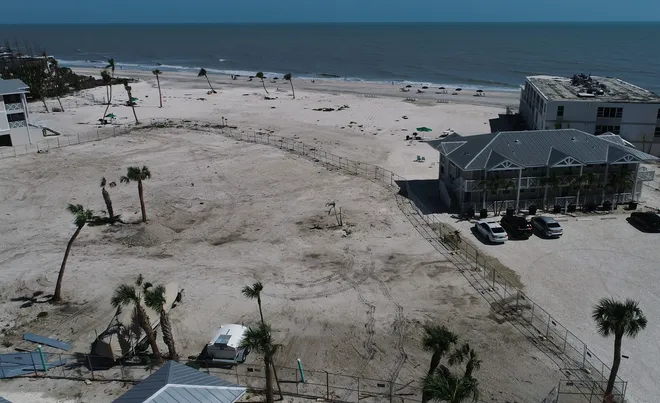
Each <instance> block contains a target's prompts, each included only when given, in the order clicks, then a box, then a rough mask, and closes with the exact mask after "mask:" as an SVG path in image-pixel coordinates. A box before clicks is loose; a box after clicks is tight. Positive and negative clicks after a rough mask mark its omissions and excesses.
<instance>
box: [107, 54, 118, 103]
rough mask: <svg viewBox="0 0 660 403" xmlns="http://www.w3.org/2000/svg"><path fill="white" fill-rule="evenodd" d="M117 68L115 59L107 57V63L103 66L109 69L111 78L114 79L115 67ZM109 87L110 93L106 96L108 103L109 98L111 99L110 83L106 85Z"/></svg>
mask: <svg viewBox="0 0 660 403" xmlns="http://www.w3.org/2000/svg"><path fill="white" fill-rule="evenodd" d="M116 68H117V65H116V64H115V59H108V65H107V66H105V69H106V70H107V69H110V73H111V74H112V75H111V78H112V79H113V80H114V78H115V69H116ZM108 88H109V89H110V95H109V96H108V104H109V103H110V100H111V99H112V83H110V85H109V86H108Z"/></svg>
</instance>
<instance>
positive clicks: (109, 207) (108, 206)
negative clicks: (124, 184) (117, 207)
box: [101, 177, 116, 224]
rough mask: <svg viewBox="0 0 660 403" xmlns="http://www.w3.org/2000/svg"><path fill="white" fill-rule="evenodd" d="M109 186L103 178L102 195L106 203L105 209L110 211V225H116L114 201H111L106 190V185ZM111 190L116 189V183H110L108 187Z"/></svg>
mask: <svg viewBox="0 0 660 403" xmlns="http://www.w3.org/2000/svg"><path fill="white" fill-rule="evenodd" d="M106 184H107V182H106V180H105V177H103V178H101V195H102V196H103V201H104V202H105V208H106V209H107V210H108V217H109V218H110V224H114V222H115V212H114V209H113V208H112V200H111V199H110V193H108V191H107V190H106V188H105V185H106ZM108 186H110V187H111V188H112V187H115V186H116V184H115V183H114V182H110V184H109V185H108Z"/></svg>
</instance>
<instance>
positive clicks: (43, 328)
mask: <svg viewBox="0 0 660 403" xmlns="http://www.w3.org/2000/svg"><path fill="white" fill-rule="evenodd" d="M90 73H94V74H97V73H98V72H96V71H95V72H90ZM118 73H119V75H120V76H129V77H134V78H138V79H140V80H142V81H140V82H138V83H135V84H132V87H133V94H134V96H135V97H137V98H138V100H139V101H138V107H137V108H136V113H137V115H138V118H139V119H140V120H141V122H144V123H148V122H149V121H150V119H151V118H184V119H194V120H204V121H211V122H217V123H220V122H221V121H222V119H223V118H224V119H227V122H228V124H229V125H234V126H237V127H238V129H237V130H239V131H244V132H251V131H260V132H272V133H273V134H277V135H280V136H284V137H290V138H297V139H300V140H301V141H304V142H305V143H306V144H309V145H314V146H315V147H317V148H318V149H321V150H327V151H329V152H333V153H335V154H338V155H342V156H345V157H347V158H351V159H354V160H358V161H361V162H367V163H372V164H377V165H379V166H382V167H384V168H386V169H390V170H392V171H394V172H396V173H398V174H400V175H402V176H405V177H407V178H409V179H427V178H429V179H430V178H437V175H438V173H437V165H434V162H435V161H437V159H438V154H437V152H436V151H434V150H433V149H432V148H430V147H429V146H428V145H426V144H423V143H418V142H414V141H406V140H405V136H406V134H411V133H412V132H414V131H415V128H416V127H420V126H426V127H430V128H432V129H433V132H431V133H429V134H428V135H429V136H433V137H437V136H438V135H439V134H441V133H442V131H444V130H446V129H449V128H451V129H453V130H456V131H457V132H459V133H461V134H475V133H483V132H489V131H490V130H489V126H488V119H489V118H493V117H496V116H497V114H498V113H503V112H504V110H505V107H506V106H515V104H516V100H517V94H516V93H488V94H487V95H486V96H485V97H476V96H474V93H467V91H465V92H466V93H465V94H464V93H463V92H461V93H460V94H459V95H451V91H450V93H449V94H435V91H433V90H429V91H427V92H426V93H423V94H416V93H414V89H413V91H411V92H410V93H402V92H400V90H399V88H397V87H394V86H388V85H375V84H365V83H344V82H335V81H324V80H317V81H316V82H314V83H311V82H302V81H297V80H295V78H294V86H295V89H296V98H295V99H292V96H291V95H292V94H291V89H290V86H289V84H288V83H286V82H279V83H277V84H274V83H271V82H270V81H269V82H267V83H266V86H267V88H268V90H269V92H270V94H269V96H270V97H273V98H275V99H274V100H265V99H264V95H265V93H264V91H263V88H262V85H261V83H260V82H258V81H257V80H254V81H252V82H248V81H247V78H245V77H240V78H239V79H238V80H231V79H230V78H228V77H218V76H209V77H210V79H211V80H212V83H213V86H214V88H215V90H216V91H217V94H212V95H209V94H207V90H208V85H207V83H206V80H205V79H204V78H198V77H195V76H193V75H186V74H173V73H164V74H163V75H162V76H161V87H162V93H163V108H159V105H158V89H157V87H156V80H155V77H154V76H153V75H152V74H151V73H148V72H146V73H145V72H128V71H120V72H118ZM280 81H281V80H280ZM105 91H106V90H105V89H104V88H96V89H93V90H88V91H84V92H82V93H80V94H78V95H75V96H68V97H65V98H63V99H62V103H63V105H64V108H65V112H58V113H49V114H46V113H43V111H42V110H41V108H42V107H41V105H39V104H35V103H33V104H31V105H30V108H31V109H32V120H35V121H38V122H40V123H41V124H43V125H45V126H47V127H50V128H52V129H54V130H57V131H59V132H61V133H62V135H63V137H64V138H65V137H66V136H76V135H77V134H79V133H88V132H93V131H94V130H96V123H97V122H98V119H99V118H100V117H101V115H102V114H103V110H104V106H103V105H102V104H101V103H102V101H103V98H104V96H105ZM113 92H114V97H113V106H112V107H111V108H110V112H111V113H113V114H115V115H116V116H117V119H116V120H117V123H120V124H121V123H130V122H131V121H132V120H133V113H132V111H131V108H129V107H126V106H122V104H123V103H125V101H126V100H127V96H126V93H125V92H124V90H123V88H120V87H119V86H115V88H114V90H113ZM409 97H412V98H416V100H415V101H410V100H409V101H406V100H405V98H409ZM438 101H441V102H438ZM49 104H50V106H56V101H55V100H49ZM346 105H347V106H348V107H345V106H346ZM340 107H344V108H342V110H335V111H331V112H323V111H314V109H317V108H335V109H337V108H340ZM404 116H405V117H406V118H404ZM418 155H419V156H422V157H425V162H424V163H417V162H413V161H414V160H415V158H416V156H418ZM130 165H147V166H148V167H149V168H150V170H151V172H152V175H153V178H152V179H151V180H149V181H147V182H145V195H146V196H145V197H146V204H147V212H148V216H149V222H148V223H147V224H146V225H145V224H136V225H118V226H114V227H85V228H84V229H83V231H82V233H81V235H80V237H79V238H78V239H77V240H76V242H75V244H74V246H73V249H72V254H71V257H70V258H69V263H68V266H67V272H66V275H65V280H64V295H65V298H66V300H67V301H68V302H69V304H68V305H64V306H52V305H50V304H34V305H33V306H31V307H28V308H20V305H21V303H20V302H14V301H11V299H12V298H17V297H21V296H24V295H31V294H32V293H34V292H35V291H43V292H45V293H50V292H52V289H53V288H54V283H55V279H56V277H57V271H58V269H59V264H60V261H61V257H62V253H63V251H64V247H65V245H66V242H67V240H68V238H69V237H70V235H71V233H72V232H73V230H74V227H73V224H72V223H71V216H70V215H69V214H68V213H67V212H66V211H65V206H66V204H67V203H80V204H83V205H84V206H86V207H88V208H91V209H94V210H96V211H100V210H104V205H103V201H102V198H101V192H100V188H99V181H100V179H101V177H107V178H109V179H111V180H117V182H118V177H119V175H122V174H124V173H125V169H126V167H128V166H130ZM0 167H2V170H3V172H4V174H3V175H2V176H1V177H0V188H1V190H2V191H1V192H0V213H2V216H3V222H4V223H5V226H4V228H5V231H3V232H2V234H0V244H1V245H2V246H1V247H0V295H2V296H3V298H2V299H1V300H0V328H2V329H3V331H2V333H0V340H2V341H3V345H4V347H0V351H10V350H11V349H12V348H11V347H12V346H14V345H16V344H18V343H20V339H21V337H22V333H23V332H26V331H30V332H33V333H38V334H44V335H47V336H52V337H58V338H60V339H63V340H66V341H70V342H71V343H72V344H73V350H74V351H77V352H87V351H88V349H89V344H90V343H91V342H92V340H94V337H95V334H96V332H100V331H102V330H103V329H104V327H105V326H106V325H107V322H108V320H109V318H110V316H111V314H112V312H113V309H112V307H111V306H110V297H111V294H112V291H113V289H114V288H115V287H116V286H117V285H118V284H120V283H122V282H130V281H133V279H134V278H135V276H136V275H137V274H138V273H142V274H143V275H144V276H145V277H146V278H147V279H149V280H150V281H152V282H156V283H165V282H169V281H176V282H177V283H178V284H179V285H180V287H182V288H185V298H184V301H183V303H182V304H181V305H179V306H178V307H177V308H175V309H174V310H173V311H172V322H173V326H174V332H175V337H176V341H177V343H178V348H179V350H180V353H181V355H182V356H184V357H187V356H192V355H196V354H198V353H199V352H200V351H201V349H202V347H203V346H204V344H205V343H206V342H208V339H209V337H210V336H211V335H212V333H213V331H214V330H215V329H216V328H217V327H219V326H220V325H221V324H224V323H245V324H249V323H254V322H255V321H256V320H257V318H258V312H257V308H256V303H255V302H254V301H249V300H246V299H245V298H243V297H242V296H241V295H240V289H241V287H243V286H244V285H246V284H250V283H252V282H253V281H256V280H260V281H262V282H264V284H265V287H266V288H265V290H264V311H265V315H266V317H267V319H268V320H269V321H271V322H272V324H273V327H274V329H275V331H276V332H275V333H276V334H275V337H276V339H277V341H278V342H279V343H282V345H283V348H282V351H281V352H280V353H279V354H278V356H277V364H278V365H281V366H284V367H293V366H294V365H295V360H296V359H297V358H300V359H301V360H302V361H303V362H304V363H305V366H306V367H307V368H309V369H310V370H311V369H317V370H326V371H329V372H338V373H345V374H347V375H353V376H365V377H371V378H376V379H384V380H388V381H392V382H397V383H401V384H406V383H408V382H416V381H417V380H418V379H420V378H421V377H422V376H423V375H424V373H425V371H426V370H427V368H428V364H429V358H430V356H429V354H428V353H426V352H423V351H422V349H421V333H422V325H423V324H425V323H429V322H432V323H437V324H444V325H447V326H448V327H450V328H451V329H453V330H454V331H456V332H457V333H459V335H460V337H461V340H463V341H468V342H469V343H470V345H471V346H473V347H474V348H475V349H476V350H477V351H478V352H479V354H480V357H481V359H482V360H483V364H482V367H481V369H480V370H479V371H478V373H477V378H478V379H479V381H480V384H481V385H482V396H481V400H482V401H487V402H500V403H504V402H514V401H517V402H540V401H541V400H542V399H543V398H545V397H546V396H547V394H548V392H550V390H551V389H552V388H553V387H554V386H556V384H557V382H558V381H559V379H560V378H561V374H560V372H559V368H557V366H556V365H555V364H554V363H552V362H551V361H550V360H549V359H548V357H546V356H545V355H544V354H543V353H542V352H541V351H540V350H538V349H537V348H536V347H535V345H534V344H533V343H531V342H529V341H528V340H527V338H526V337H525V336H524V335H523V334H521V333H519V332H518V331H517V330H516V329H515V328H514V327H513V326H511V324H509V323H508V322H506V321H503V320H501V319H500V318H499V317H498V316H497V315H496V314H495V313H494V312H492V311H491V309H490V307H489V305H488V304H487V302H486V301H485V300H484V299H483V298H482V297H481V295H480V294H479V293H478V292H477V291H475V290H474V289H473V288H472V287H471V286H470V285H469V284H468V282H467V280H466V279H465V278H464V277H463V275H462V274H461V273H459V272H458V271H457V270H456V269H455V268H454V267H452V265H451V264H450V262H449V261H448V259H447V258H446V256H443V255H441V254H439V253H438V252H437V251H436V250H435V249H434V248H433V247H431V245H430V244H429V243H428V242H427V241H426V240H424V238H423V237H422V236H421V235H420V234H419V233H418V232H417V231H416V230H415V228H414V227H413V226H412V225H411V223H410V221H409V220H408V219H407V218H406V216H405V215H404V214H403V213H402V212H401V211H400V210H399V208H398V207H397V204H396V201H395V198H394V195H393V193H392V191H391V190H388V189H387V188H384V187H383V186H381V185H379V184H376V183H374V182H371V181H367V180H365V179H362V178H358V177H354V176H350V175H346V174H343V173H340V172H336V171H330V170H328V169H326V168H325V167H323V166H321V165H319V164H315V163H314V162H312V161H309V160H307V159H304V158H302V157H299V156H296V155H294V154H291V153H287V152H285V151H282V150H279V149H277V148H274V147H271V146H267V145H255V144H249V143H244V142H239V141H236V140H234V139H232V138H228V137H225V136H222V135H221V134H218V133H214V134H209V133H201V132H198V131H194V130H187V129H176V128H148V129H141V130H136V131H134V132H133V133H131V134H127V135H122V136H119V137H116V138H111V139H107V140H103V141H98V142H90V143H87V144H82V145H74V146H69V147H64V148H61V149H51V150H50V151H49V152H48V153H46V154H30V155H27V156H21V157H18V158H5V159H2V160H0ZM111 196H112V198H113V202H114V204H115V210H117V211H118V212H120V213H121V214H122V217H123V218H124V219H125V220H127V221H138V220H139V218H138V217H139V204H138V201H137V191H136V188H135V186H134V185H133V184H131V185H119V186H118V187H116V188H113V189H111ZM329 201H335V202H336V203H337V205H338V206H341V207H342V209H343V210H342V211H343V213H344V220H345V221H346V223H347V225H348V226H349V227H348V228H350V234H348V235H347V236H343V234H342V232H341V231H338V230H336V229H333V228H332V220H333V217H328V216H327V211H326V209H325V204H326V203H327V202H329ZM317 227H318V228H321V229H316V228H317ZM40 312H47V316H46V317H44V318H37V314H39V313H40ZM163 349H164V346H163ZM245 365H255V366H257V367H258V365H259V361H258V357H257V356H256V355H251V356H250V357H249V360H248V363H246V364H245ZM44 386H46V387H44ZM126 388H127V386H126V385H122V384H121V383H118V382H109V383H94V384H92V385H86V384H84V383H83V382H75V381H61V380H52V379H50V380H41V381H36V380H29V379H16V380H12V381H7V382H4V383H3V392H4V391H5V390H6V391H7V392H8V393H7V395H8V396H11V398H12V400H13V401H16V402H20V401H26V402H27V401H35V399H38V400H40V401H41V400H42V399H43V401H46V399H51V400H52V401H55V399H59V400H57V401H95V402H96V401H99V402H101V401H112V399H114V398H116V397H117V396H118V395H119V394H121V393H122V392H123V391H125V390H126ZM36 396H42V397H36ZM340 397H341V396H338V398H340Z"/></svg>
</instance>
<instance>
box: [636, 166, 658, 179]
mask: <svg viewBox="0 0 660 403" xmlns="http://www.w3.org/2000/svg"><path fill="white" fill-rule="evenodd" d="M653 179H655V171H654V170H651V169H648V168H646V167H643V166H640V167H639V170H638V171H637V182H642V181H644V182H646V181H652V180H653Z"/></svg>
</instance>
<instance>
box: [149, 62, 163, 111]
mask: <svg viewBox="0 0 660 403" xmlns="http://www.w3.org/2000/svg"><path fill="white" fill-rule="evenodd" d="M151 72H152V73H153V74H154V75H155V76H156V83H157V84H158V98H159V99H160V108H162V107H163V94H161V92H160V78H158V76H160V75H161V74H163V72H162V71H160V70H158V69H156V70H151Z"/></svg>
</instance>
